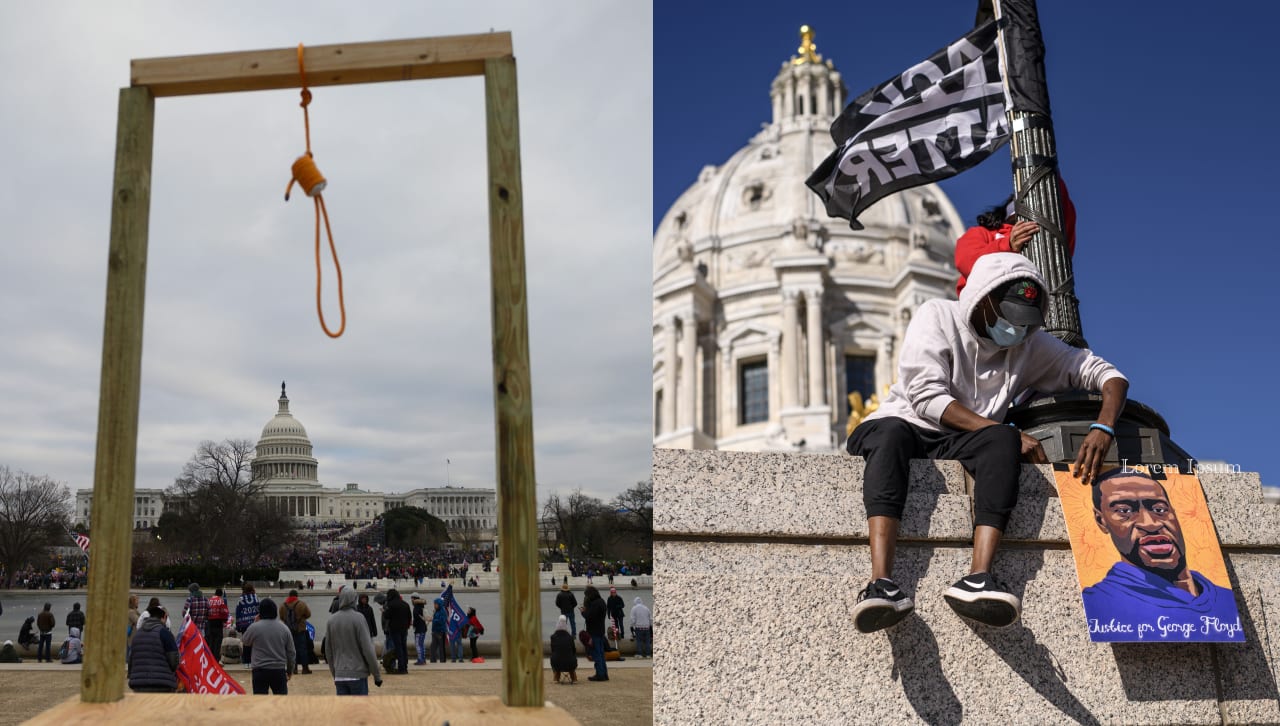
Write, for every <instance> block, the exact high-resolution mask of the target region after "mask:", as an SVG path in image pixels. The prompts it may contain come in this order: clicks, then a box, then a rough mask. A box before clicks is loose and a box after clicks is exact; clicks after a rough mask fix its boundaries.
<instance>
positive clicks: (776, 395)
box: [738, 333, 782, 421]
mask: <svg viewBox="0 0 1280 726" xmlns="http://www.w3.org/2000/svg"><path fill="white" fill-rule="evenodd" d="M781 359H782V336H781V335H779V334H777V333H774V334H773V335H771V336H769V420H771V421H772V420H776V419H777V417H778V411H779V410H781V408H782V404H781V399H782V380H781V379H782V363H781V362H780V361H781ZM738 398H739V400H741V398H742V396H741V394H739V396H738Z"/></svg>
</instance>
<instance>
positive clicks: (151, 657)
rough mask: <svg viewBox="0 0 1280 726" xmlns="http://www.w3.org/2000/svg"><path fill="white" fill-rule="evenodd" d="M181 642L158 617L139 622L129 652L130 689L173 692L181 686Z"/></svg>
mask: <svg viewBox="0 0 1280 726" xmlns="http://www.w3.org/2000/svg"><path fill="white" fill-rule="evenodd" d="M177 670H178V642H177V641H176V640H174V639H173V633H171V632H169V629H168V628H166V627H165V626H164V623H162V622H160V621H159V620H157V619H155V618H144V619H142V620H141V621H139V624H138V630H137V632H135V633H134V634H133V647H132V648H130V649H129V687H130V688H132V689H133V690H135V691H144V690H150V691H156V690H168V691H173V690H176V689H177V687H178V677H177V675H175V674H176V672H177Z"/></svg>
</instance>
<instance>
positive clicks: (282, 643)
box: [241, 591, 298, 696]
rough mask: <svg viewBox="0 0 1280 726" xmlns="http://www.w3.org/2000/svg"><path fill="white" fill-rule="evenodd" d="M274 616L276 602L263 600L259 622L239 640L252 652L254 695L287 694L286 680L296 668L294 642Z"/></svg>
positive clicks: (250, 627)
mask: <svg viewBox="0 0 1280 726" xmlns="http://www.w3.org/2000/svg"><path fill="white" fill-rule="evenodd" d="M295 592H296V591H295ZM295 597H296V595H295ZM277 614H278V613H277V608H276V603H275V601H274V600H272V599H271V598H269V597H268V598H264V599H263V600H262V601H261V602H259V603H258V622H256V623H254V624H253V625H250V626H249V629H248V630H246V631H245V632H244V635H243V636H241V640H243V641H244V644H245V645H246V646H248V647H251V648H253V693H254V695H264V696H265V695H266V694H267V692H268V691H270V692H271V693H274V694H276V695H279V696H283V695H285V694H287V693H289V679H291V678H292V677H293V672H294V670H295V668H296V667H297V658H298V651H297V640H296V639H295V638H294V633H293V632H291V631H290V630H289V627H288V626H287V625H285V624H284V623H282V622H280V619H279V618H278V617H277Z"/></svg>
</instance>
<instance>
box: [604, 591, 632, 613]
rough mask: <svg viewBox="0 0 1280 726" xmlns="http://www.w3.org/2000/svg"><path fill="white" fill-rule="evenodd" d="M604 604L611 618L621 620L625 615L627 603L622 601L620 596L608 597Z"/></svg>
mask: <svg viewBox="0 0 1280 726" xmlns="http://www.w3.org/2000/svg"><path fill="white" fill-rule="evenodd" d="M605 604H606V605H607V606H608V608H609V617H611V618H622V617H623V616H625V615H626V614H627V603H626V602H624V601H623V599H622V596H621V595H610V596H609V599H608V600H606V601H605Z"/></svg>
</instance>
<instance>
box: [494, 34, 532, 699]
mask: <svg viewBox="0 0 1280 726" xmlns="http://www.w3.org/2000/svg"><path fill="white" fill-rule="evenodd" d="M484 99H485V117H486V121H487V124H486V125H487V133H488V147H489V269H490V287H491V306H492V310H491V313H492V315H493V382H494V393H493V397H494V414H495V416H494V419H495V425H496V427H497V468H498V546H499V551H500V552H501V559H500V563H501V568H502V571H501V573H499V582H500V583H501V588H502V680H503V693H502V701H503V703H506V704H507V705H508V706H542V705H543V695H542V628H541V618H540V617H539V607H538V602H539V591H538V530H537V507H538V501H537V493H536V490H535V480H534V475H533V400H532V397H531V395H530V389H529V387H530V383H529V379H530V376H529V315H528V308H527V303H526V299H525V273H524V206H523V198H522V192H521V187H520V124H519V110H518V105H517V103H516V62H515V59H514V58H511V57H507V58H496V59H495V58H490V59H487V60H485V62H484Z"/></svg>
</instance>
